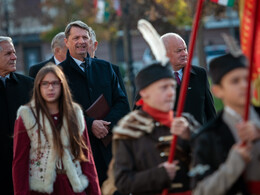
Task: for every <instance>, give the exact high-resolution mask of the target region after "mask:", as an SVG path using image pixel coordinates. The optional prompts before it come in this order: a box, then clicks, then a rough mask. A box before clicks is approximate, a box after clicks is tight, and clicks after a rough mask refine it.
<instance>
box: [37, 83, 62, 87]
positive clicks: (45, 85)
mask: <svg viewBox="0 0 260 195" xmlns="http://www.w3.org/2000/svg"><path fill="white" fill-rule="evenodd" d="M40 85H41V87H43V88H49V87H50V85H51V86H52V87H53V88H58V87H60V85H61V81H52V82H49V81H42V82H41V83H40Z"/></svg>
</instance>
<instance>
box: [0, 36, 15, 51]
mask: <svg viewBox="0 0 260 195" xmlns="http://www.w3.org/2000/svg"><path fill="white" fill-rule="evenodd" d="M2 42H9V43H11V44H13V40H12V38H11V37H5V36H0V44H1V43H2ZM2 50H3V48H2V47H1V45H0V51H2Z"/></svg>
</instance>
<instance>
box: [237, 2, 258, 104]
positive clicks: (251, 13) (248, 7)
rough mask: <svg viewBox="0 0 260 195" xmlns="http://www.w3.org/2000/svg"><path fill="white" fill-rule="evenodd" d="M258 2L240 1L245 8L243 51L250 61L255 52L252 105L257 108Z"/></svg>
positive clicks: (242, 9) (242, 23)
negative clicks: (252, 45)
mask: <svg viewBox="0 0 260 195" xmlns="http://www.w3.org/2000/svg"><path fill="white" fill-rule="evenodd" d="M256 1H258V0H243V1H242V0H241V1H240V6H243V7H242V8H241V12H240V13H241V14H242V16H240V18H241V27H240V42H241V48H242V51H243V53H244V54H245V56H246V57H247V58H248V59H250V55H251V52H254V59H253V64H252V65H253V70H252V82H253V87H252V88H253V97H252V103H253V104H254V105H255V106H260V3H259V2H258V3H257V4H256ZM255 5H257V7H255ZM254 9H256V10H254ZM255 22H256V23H255ZM254 28H255V30H254ZM253 31H254V32H253ZM253 33H255V40H254V43H252V41H250V40H252V36H253ZM251 44H254V50H253V51H251Z"/></svg>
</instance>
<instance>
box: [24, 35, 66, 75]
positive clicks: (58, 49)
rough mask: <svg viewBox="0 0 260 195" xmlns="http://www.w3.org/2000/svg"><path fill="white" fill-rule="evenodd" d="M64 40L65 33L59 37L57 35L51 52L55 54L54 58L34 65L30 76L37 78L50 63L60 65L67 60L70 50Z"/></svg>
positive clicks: (52, 43)
mask: <svg viewBox="0 0 260 195" xmlns="http://www.w3.org/2000/svg"><path fill="white" fill-rule="evenodd" d="M64 38H65V33H64V32H60V33H58V34H57V35H55V37H54V38H53V39H52V42H51V51H52V53H53V56H52V57H51V58H50V59H48V60H45V61H43V62H40V63H39V64H36V65H33V66H32V67H31V68H30V70H29V76H31V77H33V78H35V77H36V75H37V73H38V72H39V70H40V69H41V68H42V67H43V66H45V65H46V64H48V63H49V62H53V63H54V64H60V63H61V62H62V61H64V60H65V59H66V53H67V50H68V49H67V47H66V44H65V42H64Z"/></svg>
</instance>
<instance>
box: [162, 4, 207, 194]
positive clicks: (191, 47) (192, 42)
mask: <svg viewBox="0 0 260 195" xmlns="http://www.w3.org/2000/svg"><path fill="white" fill-rule="evenodd" d="M203 2H204V0H199V1H198V2H197V11H196V15H195V18H194V23H193V27H192V31H191V36H190V42H189V47H188V49H189V56H188V62H187V65H186V66H185V68H184V76H183V79H182V84H181V91H180V95H179V101H178V107H177V114H176V116H177V117H180V116H181V114H182V111H183V107H184V103H185V99H186V93H187V88H188V84H189V79H190V69H191V60H192V56H193V51H194V45H195V41H196V37H197V32H198V26H199V21H200V16H201V12H202V5H203ZM176 144H177V136H176V135H173V139H172V142H171V148H170V155H169V158H168V162H169V163H172V162H173V159H174V156H175V148H176ZM167 194H168V189H164V190H163V192H162V195H167Z"/></svg>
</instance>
